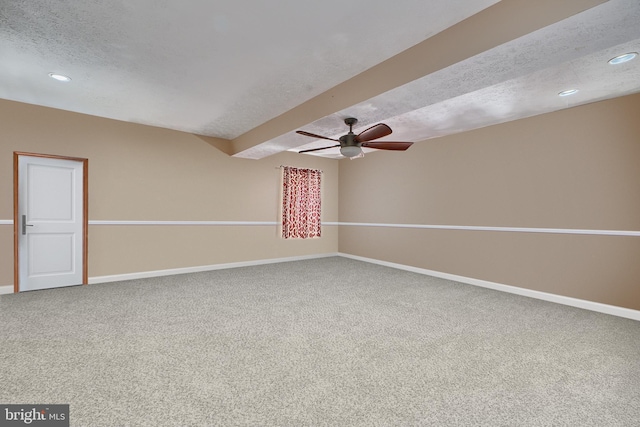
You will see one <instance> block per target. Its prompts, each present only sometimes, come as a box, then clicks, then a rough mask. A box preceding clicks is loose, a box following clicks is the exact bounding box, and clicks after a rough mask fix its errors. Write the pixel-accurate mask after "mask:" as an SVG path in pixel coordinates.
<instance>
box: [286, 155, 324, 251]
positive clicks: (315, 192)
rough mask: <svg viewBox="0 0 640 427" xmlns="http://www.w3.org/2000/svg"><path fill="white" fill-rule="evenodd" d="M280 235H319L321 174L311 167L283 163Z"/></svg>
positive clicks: (307, 236)
mask: <svg viewBox="0 0 640 427" xmlns="http://www.w3.org/2000/svg"><path fill="white" fill-rule="evenodd" d="M283 170H284V171H283V174H284V175H283V180H282V181H283V189H282V237H283V238H285V239H295V238H298V239H308V238H313V237H320V206H321V203H320V176H321V175H322V172H321V171H319V170H313V169H298V168H293V167H289V166H284V167H283Z"/></svg>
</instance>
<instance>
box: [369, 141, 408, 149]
mask: <svg viewBox="0 0 640 427" xmlns="http://www.w3.org/2000/svg"><path fill="white" fill-rule="evenodd" d="M412 145H413V142H399V141H380V142H363V143H362V146H363V147H367V148H376V149H378V150H397V151H404V150H406V149H407V148H409V147H411V146H412Z"/></svg>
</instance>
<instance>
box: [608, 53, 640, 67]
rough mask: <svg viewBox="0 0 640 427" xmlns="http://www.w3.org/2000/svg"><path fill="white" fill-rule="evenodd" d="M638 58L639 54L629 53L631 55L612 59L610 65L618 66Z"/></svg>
mask: <svg viewBox="0 0 640 427" xmlns="http://www.w3.org/2000/svg"><path fill="white" fill-rule="evenodd" d="M636 56H638V52H629V53H625V54H624V55H618V56H616V57H615V58H611V59H610V60H609V64H611V65H618V64H622V63H624V62H629V61H631V60H632V59H634V58H635V57H636Z"/></svg>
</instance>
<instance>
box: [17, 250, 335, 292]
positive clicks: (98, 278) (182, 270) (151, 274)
mask: <svg viewBox="0 0 640 427" xmlns="http://www.w3.org/2000/svg"><path fill="white" fill-rule="evenodd" d="M333 256H338V253H337V252H333V253H326V254H314V255H302V256H295V257H287V258H271V259H260V260H255V261H241V262H230V263H226V264H214V265H202V266H197V267H184V268H172V269H168V270H155V271H142V272H139V273H125V274H114V275H112V276H96V277H90V278H89V284H90V285H92V284H95V283H107V282H119V281H122V280H134V279H146V278H149V277H160V276H172V275H174V274H185V273H199V272H202V271H213V270H224V269H227V268H237V267H251V266H254V265H264V264H275V263H279V262H289V261H302V260H306V259H316V258H327V257H333ZM12 292H13V287H12Z"/></svg>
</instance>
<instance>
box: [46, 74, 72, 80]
mask: <svg viewBox="0 0 640 427" xmlns="http://www.w3.org/2000/svg"><path fill="white" fill-rule="evenodd" d="M49 77H51V78H52V79H55V80H58V81H59V82H70V81H71V77H68V76H65V75H62V74H56V73H49Z"/></svg>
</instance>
